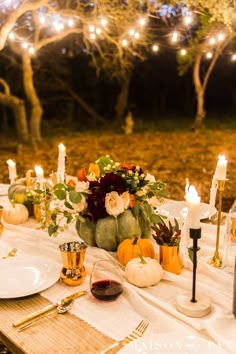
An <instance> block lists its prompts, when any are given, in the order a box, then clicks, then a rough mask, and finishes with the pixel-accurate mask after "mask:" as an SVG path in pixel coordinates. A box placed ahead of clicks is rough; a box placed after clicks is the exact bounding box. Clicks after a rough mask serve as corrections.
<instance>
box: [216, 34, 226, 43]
mask: <svg viewBox="0 0 236 354" xmlns="http://www.w3.org/2000/svg"><path fill="white" fill-rule="evenodd" d="M224 38H225V36H224V34H223V33H219V34H218V41H219V42H222V41H223V40H224Z"/></svg>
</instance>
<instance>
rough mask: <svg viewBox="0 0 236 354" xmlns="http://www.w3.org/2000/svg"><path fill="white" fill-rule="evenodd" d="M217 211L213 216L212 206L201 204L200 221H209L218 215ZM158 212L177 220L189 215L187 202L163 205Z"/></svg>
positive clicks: (214, 210) (214, 211)
mask: <svg viewBox="0 0 236 354" xmlns="http://www.w3.org/2000/svg"><path fill="white" fill-rule="evenodd" d="M216 211H217V210H216V209H215V208H214V209H213V213H212V215H209V214H210V206H209V204H206V203H201V204H200V219H207V218H209V217H210V216H213V215H214V214H215V213H216ZM158 212H159V213H160V214H163V215H165V216H170V217H173V218H176V219H180V218H184V217H186V216H187V214H188V207H187V202H186V201H173V202H168V203H165V204H162V205H161V206H159V208H158Z"/></svg>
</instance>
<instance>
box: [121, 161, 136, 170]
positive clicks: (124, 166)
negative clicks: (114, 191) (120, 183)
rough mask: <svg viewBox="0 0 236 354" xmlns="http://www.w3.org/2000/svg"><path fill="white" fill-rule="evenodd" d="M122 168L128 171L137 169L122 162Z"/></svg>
mask: <svg viewBox="0 0 236 354" xmlns="http://www.w3.org/2000/svg"><path fill="white" fill-rule="evenodd" d="M120 167H121V168H123V169H126V170H132V169H133V168H134V167H135V165H131V164H130V163H125V162H121V163H120Z"/></svg>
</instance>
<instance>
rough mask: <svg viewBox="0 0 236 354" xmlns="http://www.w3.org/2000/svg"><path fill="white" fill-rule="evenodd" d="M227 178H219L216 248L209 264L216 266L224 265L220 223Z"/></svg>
mask: <svg viewBox="0 0 236 354" xmlns="http://www.w3.org/2000/svg"><path fill="white" fill-rule="evenodd" d="M226 181H227V180H226V179H224V180H217V189H218V191H219V205H218V215H217V230H216V248H215V253H214V256H213V257H212V258H211V259H210V261H209V264H210V265H211V266H212V267H215V268H221V267H222V258H221V256H220V254H219V243H220V223H221V211H222V197H223V191H224V189H225V182H226Z"/></svg>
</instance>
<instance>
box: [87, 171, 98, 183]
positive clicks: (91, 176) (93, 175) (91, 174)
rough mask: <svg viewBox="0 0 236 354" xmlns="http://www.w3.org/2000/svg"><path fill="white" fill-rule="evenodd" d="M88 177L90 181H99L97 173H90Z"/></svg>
mask: <svg viewBox="0 0 236 354" xmlns="http://www.w3.org/2000/svg"><path fill="white" fill-rule="evenodd" d="M87 179H88V180H89V181H91V182H92V181H97V180H98V178H97V177H96V176H95V174H94V173H92V172H91V173H90V174H89V175H87Z"/></svg>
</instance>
